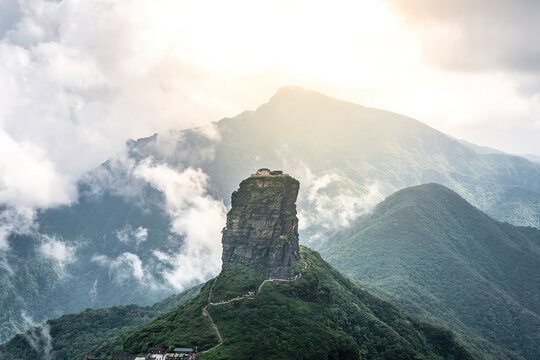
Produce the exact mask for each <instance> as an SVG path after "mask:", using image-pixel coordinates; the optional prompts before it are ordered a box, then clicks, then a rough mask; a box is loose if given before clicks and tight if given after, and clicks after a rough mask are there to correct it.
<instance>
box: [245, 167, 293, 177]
mask: <svg viewBox="0 0 540 360" xmlns="http://www.w3.org/2000/svg"><path fill="white" fill-rule="evenodd" d="M251 176H252V177H257V176H289V175H288V174H284V173H283V171H281V170H270V169H268V168H261V169H259V170H257V172H256V173H255V174H251Z"/></svg>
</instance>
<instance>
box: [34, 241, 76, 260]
mask: <svg viewBox="0 0 540 360" xmlns="http://www.w3.org/2000/svg"><path fill="white" fill-rule="evenodd" d="M40 238H41V239H42V243H41V245H40V247H39V250H40V252H41V254H42V255H43V256H44V257H46V258H49V259H52V260H54V261H56V262H57V263H58V265H59V266H60V267H61V268H63V267H64V266H65V265H66V264H69V263H72V262H74V261H75V252H76V248H75V246H71V245H67V244H66V243H64V242H62V241H60V240H58V239H56V238H55V237H54V236H48V235H40Z"/></svg>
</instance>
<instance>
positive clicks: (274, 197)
mask: <svg viewBox="0 0 540 360" xmlns="http://www.w3.org/2000/svg"><path fill="white" fill-rule="evenodd" d="M298 189H299V182H298V181H297V180H296V179H294V178H292V177H290V176H288V175H285V174H282V173H281V172H277V171H275V172H270V171H269V170H268V169H261V170H259V171H258V172H257V173H256V174H254V175H251V176H250V177H249V178H247V179H245V180H244V181H242V182H241V183H240V187H239V189H238V190H237V191H235V192H234V193H233V195H232V206H231V210H230V211H229V213H228V214H227V225H226V227H225V228H224V230H223V238H222V242H223V248H224V251H223V255H222V260H223V268H222V270H221V272H220V274H219V275H218V276H217V277H216V278H214V279H213V280H210V281H208V282H207V283H206V284H205V286H204V287H203V289H202V290H201V293H200V294H199V295H198V296H196V297H194V298H193V299H192V300H191V301H189V302H188V303H187V304H186V305H185V306H179V307H177V308H176V309H174V310H172V311H170V312H168V313H166V314H163V315H162V316H160V317H158V318H157V319H155V320H153V321H151V322H150V323H148V324H147V325H146V326H144V327H142V328H141V329H138V330H136V331H134V332H133V333H132V334H131V335H130V336H128V337H127V338H126V339H125V341H124V342H123V345H122V348H121V349H122V350H124V351H126V352H128V353H131V354H145V353H148V351H149V349H150V348H152V347H160V348H163V349H169V350H170V349H173V348H174V347H178V346H180V345H183V346H190V347H194V346H195V347H197V348H198V349H199V350H200V353H199V354H198V355H197V358H202V359H233V358H234V359H246V360H247V359H394V360H397V359H411V358H429V359H464V360H465V359H471V358H472V357H471V356H470V354H468V353H467V352H466V351H465V350H464V349H463V348H462V347H461V346H460V345H459V344H457V343H456V342H455V340H454V338H453V335H452V334H451V333H450V332H448V331H447V330H445V329H442V328H437V327H434V326H432V325H429V324H426V323H421V322H419V321H417V320H416V319H414V318H411V317H408V316H406V315H404V314H402V313H400V312H399V311H398V310H397V309H396V308H395V307H394V306H393V305H391V304H389V303H386V302H384V301H382V300H380V299H378V298H376V297H375V296H372V295H371V294H369V293H367V292H366V291H363V290H360V288H359V287H358V286H356V285H354V284H353V283H351V282H350V281H349V280H348V279H346V278H344V277H343V276H342V275H341V274H339V273H338V272H337V271H336V270H334V269H333V268H332V267H331V266H330V265H328V264H327V263H326V262H325V261H324V260H322V259H321V257H320V256H319V255H318V254H317V253H316V252H314V251H313V250H310V249H308V248H305V247H302V248H300V247H299V244H298V233H297V225H298V219H297V216H296V213H297V212H296V205H295V202H296V197H297V195H298ZM201 310H202V313H201ZM112 343H113V344H114V343H116V341H112ZM117 349H118V348H117ZM117 349H116V350H117ZM111 350H115V349H114V348H110V349H109V351H111Z"/></svg>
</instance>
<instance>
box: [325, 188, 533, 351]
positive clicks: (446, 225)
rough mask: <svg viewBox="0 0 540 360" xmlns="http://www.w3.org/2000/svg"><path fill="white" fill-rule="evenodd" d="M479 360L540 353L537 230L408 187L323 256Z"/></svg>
mask: <svg viewBox="0 0 540 360" xmlns="http://www.w3.org/2000/svg"><path fill="white" fill-rule="evenodd" d="M322 254H323V256H324V257H325V258H326V259H327V260H328V261H329V262H330V263H331V264H333V265H334V266H336V268H337V269H339V270H341V271H343V273H344V274H346V275H349V276H351V277H352V278H353V279H356V280H358V281H361V282H362V284H364V285H365V286H366V287H368V288H370V289H372V290H373V291H375V292H376V293H377V294H379V295H381V296H384V297H385V298H387V299H390V300H392V301H393V302H394V303H396V304H398V306H399V307H400V308H401V309H402V310H405V311H407V312H408V313H412V314H415V315H417V316H420V317H421V318H423V319H424V320H429V321H433V322H436V323H438V324H441V325H444V326H447V327H448V328H450V329H452V330H453V331H455V333H456V334H458V338H459V339H460V341H461V342H463V343H464V344H466V345H467V346H468V347H469V348H470V349H471V350H472V351H473V352H474V353H475V354H476V355H477V356H478V357H479V358H482V359H484V358H485V359H490V358H491V359H523V358H524V359H531V360H532V359H537V358H538V357H539V356H540V347H539V346H538V344H540V333H539V332H538V329H540V307H539V304H540V231H539V230H538V229H535V228H531V227H517V226H513V225H510V224H508V223H502V222H499V221H496V220H493V219H491V218H490V217H488V216H487V215H485V214H484V213H482V212H481V211H479V210H478V209H476V208H475V207H473V206H472V205H471V204H469V203H468V202H467V201H466V200H464V199H463V198H462V197H460V196H459V195H458V194H456V193H455V192H453V191H452V190H450V189H448V188H446V187H444V186H441V185H438V184H426V185H420V186H415V187H410V188H406V189H403V190H400V191H398V192H396V193H395V194H393V195H391V196H389V197H388V198H387V199H386V200H385V201H383V202H382V203H380V204H379V205H377V207H376V208H375V210H374V212H373V213H372V214H371V215H369V216H366V217H365V218H363V219H361V220H359V221H358V222H357V223H356V224H355V225H353V226H352V227H351V229H349V230H348V231H346V232H345V233H341V234H339V235H336V236H335V238H334V239H333V241H332V245H331V246H330V247H329V248H327V249H326V250H324V251H323V252H322Z"/></svg>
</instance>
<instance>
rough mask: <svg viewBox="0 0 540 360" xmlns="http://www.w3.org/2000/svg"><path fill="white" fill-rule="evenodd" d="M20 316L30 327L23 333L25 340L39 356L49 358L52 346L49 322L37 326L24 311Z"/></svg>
mask: <svg viewBox="0 0 540 360" xmlns="http://www.w3.org/2000/svg"><path fill="white" fill-rule="evenodd" d="M21 317H22V318H23V320H24V321H25V322H26V324H27V325H28V327H30V328H31V329H30V330H28V331H27V332H26V333H24V338H25V340H26V341H27V342H28V344H29V345H30V346H31V347H32V349H33V350H34V351H35V352H36V353H38V354H40V358H42V359H50V358H51V351H52V349H53V346H52V338H51V334H50V327H49V324H45V325H43V326H37V323H36V322H35V321H34V320H33V319H32V318H31V317H30V316H29V315H28V314H27V313H26V312H24V311H23V312H22V313H21Z"/></svg>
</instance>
